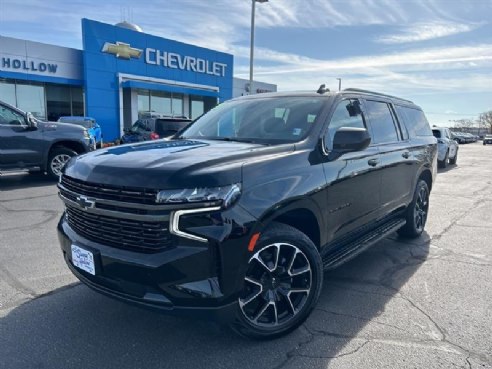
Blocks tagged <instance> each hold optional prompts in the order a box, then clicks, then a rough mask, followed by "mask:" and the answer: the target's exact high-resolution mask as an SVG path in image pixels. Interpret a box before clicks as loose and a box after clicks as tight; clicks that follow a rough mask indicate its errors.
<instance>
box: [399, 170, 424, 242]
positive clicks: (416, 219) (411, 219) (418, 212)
mask: <svg viewBox="0 0 492 369" xmlns="http://www.w3.org/2000/svg"><path fill="white" fill-rule="evenodd" d="M429 195H430V192H429V186H428V185H427V183H426V182H425V181H424V180H422V179H420V180H419V181H418V183H417V186H416V188H415V193H414V196H413V200H412V202H411V203H410V204H409V205H408V207H407V210H406V214H405V220H406V221H407V223H406V224H405V226H403V227H402V228H400V229H399V230H398V234H399V235H400V236H403V237H408V238H417V237H419V236H420V235H421V234H422V232H423V231H424V228H425V224H426V222H427V216H428V213H429Z"/></svg>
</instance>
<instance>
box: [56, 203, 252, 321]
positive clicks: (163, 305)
mask: <svg viewBox="0 0 492 369" xmlns="http://www.w3.org/2000/svg"><path fill="white" fill-rule="evenodd" d="M236 213H237V211H236ZM243 215H244V214H243ZM236 216H237V214H236ZM243 219H245V218H243ZM229 224H231V223H229ZM240 228H241V230H242V234H239V235H238V234H237V232H236V236H234V234H232V236H231V235H229V237H227V239H223V240H222V241H223V242H216V241H214V240H210V241H209V242H207V243H204V242H197V241H193V240H186V239H182V238H180V237H176V240H175V242H174V245H173V247H171V248H169V249H166V250H163V251H160V252H156V253H142V252H136V251H131V250H124V249H117V248H114V247H110V246H106V245H102V244H98V243H95V242H92V241H90V240H87V239H85V238H83V237H81V236H80V235H78V234H77V233H75V232H74V230H73V229H72V228H71V227H70V226H69V224H68V223H67V221H66V218H65V214H64V215H63V216H62V218H61V219H60V222H59V223H58V238H59V241H60V245H61V249H62V252H63V256H64V259H65V262H66V263H67V265H68V267H69V268H70V270H71V271H72V273H73V274H74V275H75V276H76V277H77V278H78V279H79V280H80V281H81V282H83V283H84V284H86V285H87V286H89V287H90V288H92V289H94V290H96V291H98V292H100V293H102V294H105V295H107V296H109V297H113V298H116V299H118V300H122V301H125V302H128V303H131V304H136V305H139V306H142V307H146V308H150V309H154V310H160V311H162V312H166V313H169V314H174V315H188V316H190V315H191V316H194V317H208V318H212V319H215V320H219V321H230V320H231V319H232V318H233V316H234V314H235V311H236V310H235V309H236V306H237V298H238V295H239V291H240V289H241V288H242V280H243V278H242V275H243V274H244V272H245V270H244V269H245V267H246V265H247V262H245V260H246V261H247V257H248V255H247V242H248V239H249V238H248V237H249V236H248V234H249V232H248V229H247V227H246V226H245V225H244V224H243V225H241V227H240ZM209 239H210V238H209ZM72 244H73V245H77V246H79V247H81V248H83V249H85V250H88V251H91V252H92V254H93V255H94V263H95V270H96V274H95V275H92V274H90V273H87V272H85V271H83V270H81V269H79V268H77V267H75V266H74V264H73V263H72V255H71V246H72Z"/></svg>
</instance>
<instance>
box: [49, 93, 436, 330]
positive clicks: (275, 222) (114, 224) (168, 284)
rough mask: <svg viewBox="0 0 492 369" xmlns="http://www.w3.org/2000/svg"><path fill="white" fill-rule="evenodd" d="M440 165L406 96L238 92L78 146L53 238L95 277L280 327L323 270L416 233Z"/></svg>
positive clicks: (70, 261) (151, 300)
mask: <svg viewBox="0 0 492 369" xmlns="http://www.w3.org/2000/svg"><path fill="white" fill-rule="evenodd" d="M436 172H437V143H436V138H435V137H433V135H432V130H431V128H430V126H429V123H428V122H427V119H426V117H425V115H424V113H423V112H422V110H421V109H420V108H419V107H418V106H417V105H415V104H414V103H412V102H410V101H408V100H403V99H399V98H397V97H392V96H389V95H383V94H378V93H373V92H368V91H363V90H358V89H346V90H344V91H341V92H336V93H332V92H329V91H327V90H325V89H324V88H320V89H319V90H318V92H317V93H315V92H313V93H306V92H303V93H270V94H269V93H264V94H257V95H250V96H243V97H240V98H237V99H233V100H229V101H226V102H224V103H222V104H220V105H218V106H217V107H215V108H214V109H212V110H210V111H209V112H207V113H206V114H204V115H203V116H201V117H200V118H198V119H197V120H196V121H194V123H192V124H191V125H190V126H189V127H187V128H186V129H185V130H184V131H181V132H180V133H179V135H175V136H174V137H173V138H171V139H170V140H159V141H151V142H142V143H138V144H134V145H122V146H116V147H112V148H107V149H103V150H98V151H95V152H92V153H89V154H87V155H84V156H81V157H77V158H75V160H72V161H70V163H69V164H68V165H67V166H66V167H65V169H64V174H63V176H62V178H61V181H60V183H59V185H58V186H59V190H60V197H61V199H62V200H63V202H64V204H65V206H66V210H65V213H64V214H63V216H62V217H61V219H60V222H59V224H58V232H59V240H60V244H61V248H62V250H63V256H64V258H65V261H66V263H67V265H68V267H69V268H70V270H71V271H72V272H73V273H74V274H75V275H76V276H77V277H78V278H79V279H80V280H81V281H82V282H83V283H85V284H87V285H88V286H89V287H91V288H93V289H94V290H96V291H98V292H100V293H103V294H106V295H108V296H111V297H114V298H117V299H120V300H123V301H127V302H131V303H135V304H139V305H141V306H146V307H151V308H155V309H160V310H162V311H163V312H168V313H174V314H192V315H194V316H212V317H215V318H217V319H223V320H225V321H228V322H229V324H231V326H232V327H233V328H234V329H235V330H236V331H237V332H239V333H240V334H242V335H246V336H249V337H254V338H273V337H277V336H280V335H283V334H286V333H288V332H290V331H292V330H293V329H295V328H296V327H298V326H299V325H300V324H301V323H302V322H303V321H304V320H305V319H306V318H307V317H308V315H309V314H310V312H311V311H312V310H313V308H314V307H315V306H316V303H317V301H318V298H319V296H320V293H321V291H322V285H323V271H324V270H330V269H333V268H335V267H337V266H339V265H341V264H342V263H343V262H345V261H347V260H350V259H351V258H353V257H355V256H356V255H358V254H359V253H360V252H362V251H363V250H365V249H366V248H368V247H369V246H371V245H373V244H375V243H377V242H378V241H380V240H382V239H383V238H384V237H386V236H388V235H390V234H392V233H393V232H395V231H397V232H398V233H399V234H400V235H401V236H402V237H410V238H415V237H419V236H420V235H421V234H422V233H423V231H424V227H425V224H426V220H427V215H428V211H429V194H430V191H431V190H432V187H433V181H434V178H435V176H436ZM86 225H87V226H86ZM66 304H70V301H67V302H66ZM93 308H94V309H97V308H98V307H97V306H94V307H93Z"/></svg>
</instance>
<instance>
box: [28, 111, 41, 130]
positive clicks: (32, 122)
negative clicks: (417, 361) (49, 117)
mask: <svg viewBox="0 0 492 369" xmlns="http://www.w3.org/2000/svg"><path fill="white" fill-rule="evenodd" d="M26 122H27V126H28V127H29V128H31V129H36V128H37V127H38V122H37V121H36V118H34V115H32V113H26Z"/></svg>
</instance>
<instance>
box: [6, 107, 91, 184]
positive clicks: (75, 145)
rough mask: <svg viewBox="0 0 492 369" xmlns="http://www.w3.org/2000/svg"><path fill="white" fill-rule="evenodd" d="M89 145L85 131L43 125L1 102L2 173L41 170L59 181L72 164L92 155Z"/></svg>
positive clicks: (67, 125) (30, 115)
mask: <svg viewBox="0 0 492 369" xmlns="http://www.w3.org/2000/svg"><path fill="white" fill-rule="evenodd" d="M89 143H90V137H89V134H88V132H87V130H86V129H85V128H83V127H80V126H77V125H74V124H59V123H55V122H43V121H40V120H38V119H36V118H35V117H34V116H33V115H32V114H31V113H26V112H23V111H22V110H19V109H17V108H15V107H13V106H11V105H9V104H7V103H4V102H1V101H0V173H2V172H4V171H9V170H18V169H28V170H32V169H41V171H43V172H46V173H48V175H50V176H51V177H53V178H58V177H59V175H60V174H61V170H62V168H63V166H64V165H65V163H66V162H67V161H68V160H70V159H71V158H72V157H73V156H75V155H78V154H83V153H85V152H87V151H89Z"/></svg>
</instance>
